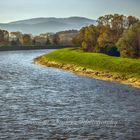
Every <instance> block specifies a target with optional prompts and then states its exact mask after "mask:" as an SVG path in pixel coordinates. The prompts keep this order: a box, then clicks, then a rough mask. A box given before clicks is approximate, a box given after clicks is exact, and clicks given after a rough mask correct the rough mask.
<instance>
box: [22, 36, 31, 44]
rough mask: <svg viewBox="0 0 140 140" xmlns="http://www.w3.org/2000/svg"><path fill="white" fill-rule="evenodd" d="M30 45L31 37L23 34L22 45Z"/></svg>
mask: <svg viewBox="0 0 140 140" xmlns="http://www.w3.org/2000/svg"><path fill="white" fill-rule="evenodd" d="M31 44H32V39H31V35H29V34H24V35H23V45H31Z"/></svg>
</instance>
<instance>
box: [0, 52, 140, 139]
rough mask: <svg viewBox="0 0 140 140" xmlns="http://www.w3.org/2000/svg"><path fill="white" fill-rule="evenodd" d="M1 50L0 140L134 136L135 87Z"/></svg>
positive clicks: (137, 120) (138, 98) (137, 125)
mask: <svg viewBox="0 0 140 140" xmlns="http://www.w3.org/2000/svg"><path fill="white" fill-rule="evenodd" d="M50 51H52V50H33V51H9V52H0V140H26V139H27V140H28V139H29V140H139V139H140V89H137V88H132V87H130V86H127V85H121V84H117V83H112V82H107V81H101V80H96V79H92V78H87V77H83V76H78V75H75V74H73V73H70V72H66V71H63V70H59V69H54V68H45V67H42V66H39V65H35V64H33V63H32V60H33V58H35V57H37V56H39V55H42V54H44V53H47V52H50Z"/></svg>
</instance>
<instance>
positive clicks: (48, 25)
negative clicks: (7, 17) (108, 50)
mask: <svg viewBox="0 0 140 140" xmlns="http://www.w3.org/2000/svg"><path fill="white" fill-rule="evenodd" d="M91 24H96V20H92V19H88V18H84V17H69V18H55V17H50V18H33V19H27V20H20V21H14V22H10V23H0V29H5V30H8V31H21V32H23V33H32V34H34V35H36V34H40V33H45V32H58V31H63V30H72V29H76V30H79V29H80V28H81V27H84V26H88V25H91Z"/></svg>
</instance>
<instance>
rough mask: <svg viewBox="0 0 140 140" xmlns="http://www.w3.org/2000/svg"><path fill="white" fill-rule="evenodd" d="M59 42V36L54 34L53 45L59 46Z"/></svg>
mask: <svg viewBox="0 0 140 140" xmlns="http://www.w3.org/2000/svg"><path fill="white" fill-rule="evenodd" d="M59 40H60V38H59V35H58V34H54V35H53V44H54V45H58V44H59Z"/></svg>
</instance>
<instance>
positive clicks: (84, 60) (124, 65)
mask: <svg viewBox="0 0 140 140" xmlns="http://www.w3.org/2000/svg"><path fill="white" fill-rule="evenodd" d="M43 59H47V60H53V61H56V62H61V63H64V64H74V65H77V66H82V67H85V68H90V69H93V70H100V71H105V72H111V73H115V74H121V75H122V76H125V77H129V78H131V77H136V78H140V60H138V59H130V58H120V57H112V56H108V55H105V54H101V53H86V52H82V51H81V50H79V49H72V48H66V49H60V50H56V51H54V52H51V53H49V54H47V55H44V56H43Z"/></svg>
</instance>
